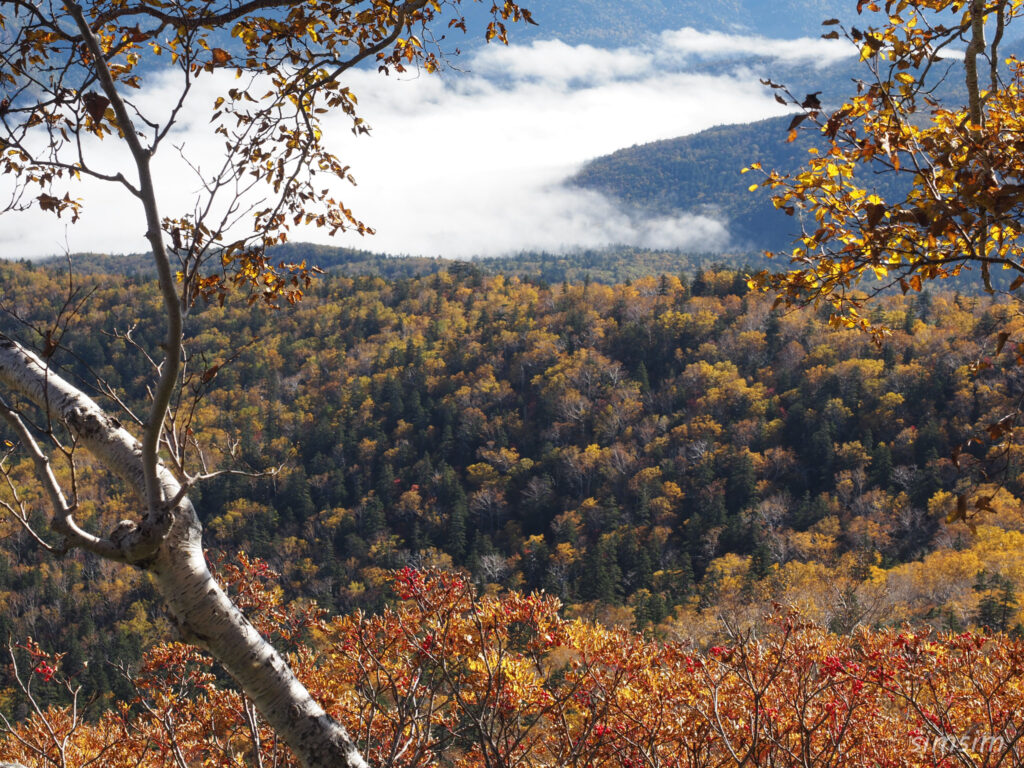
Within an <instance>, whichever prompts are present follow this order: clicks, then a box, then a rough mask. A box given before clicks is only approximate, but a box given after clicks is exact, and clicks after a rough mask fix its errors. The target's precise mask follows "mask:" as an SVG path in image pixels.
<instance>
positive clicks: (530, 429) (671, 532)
mask: <svg viewBox="0 0 1024 768" xmlns="http://www.w3.org/2000/svg"><path fill="white" fill-rule="evenodd" d="M0 280H2V281H3V283H4V285H5V286H6V287H7V289H8V290H9V295H10V296H18V297H26V296H33V297H49V298H46V299H45V300H41V301H36V302H34V303H32V304H28V303H26V302H23V301H21V302H16V303H14V304H12V305H10V307H9V308H10V309H12V310H14V311H16V312H18V313H19V314H20V315H21V317H22V319H24V320H25V321H27V322H28V323H29V324H30V326H25V325H22V324H20V323H13V322H11V321H10V319H7V320H5V322H4V327H3V330H4V332H8V333H16V334H19V335H22V336H25V335H26V334H27V335H28V336H31V335H32V333H31V332H30V331H29V327H35V328H40V329H45V328H48V327H50V323H51V322H52V320H51V318H52V317H53V314H54V313H55V311H56V309H57V308H58V304H57V303H53V302H58V303H59V302H60V301H61V299H59V298H58V297H61V296H62V295H63V291H64V290H65V288H66V285H67V282H66V278H65V277H64V276H62V275H60V274H59V273H57V272H55V271H51V270H48V269H43V268H39V267H32V266H26V265H18V264H4V265H0ZM80 285H81V287H82V289H83V290H86V289H87V290H91V291H92V294H91V296H90V299H89V302H88V303H87V305H86V306H85V308H84V309H83V312H82V314H80V315H79V316H77V317H75V318H74V319H73V321H72V322H71V324H70V326H69V327H70V330H69V332H68V334H67V336H66V337H65V342H66V346H67V349H65V350H63V351H60V352H58V353H57V355H56V356H55V357H54V362H55V363H56V364H58V365H60V366H62V367H63V368H64V369H65V370H66V371H68V372H70V373H71V374H74V372H75V371H76V370H77V371H79V372H80V373H84V372H85V371H86V370H87V368H88V369H90V370H92V371H93V372H95V373H97V374H99V375H101V376H102V377H103V378H104V380H105V381H106V383H107V384H108V385H109V386H111V387H116V388H118V389H120V390H121V391H124V392H125V393H126V398H127V399H126V401H125V402H126V403H128V404H129V405H135V406H137V405H139V404H140V403H142V402H143V401H144V399H145V397H146V391H145V389H144V388H143V382H144V381H145V380H146V379H145V376H144V375H143V374H144V373H145V371H146V370H147V366H148V363H147V361H146V360H145V359H142V358H140V357H139V356H138V355H137V354H135V353H134V352H133V350H132V348H131V347H130V346H126V345H125V344H124V343H123V342H122V341H121V340H120V339H119V338H117V337H116V336H114V335H113V332H114V331H115V330H117V329H120V330H122V331H123V330H125V329H127V328H129V327H131V328H134V331H133V338H135V339H137V340H141V341H144V340H145V339H147V338H149V337H150V336H151V335H152V334H153V333H154V332H155V329H156V328H157V327H158V325H157V313H156V306H157V303H156V290H155V286H153V285H152V284H149V283H142V284H138V285H135V286H133V287H131V290H132V291H134V292H135V295H137V296H139V297H141V298H140V300H136V301H129V300H128V299H127V295H128V294H127V291H128V286H126V285H125V282H124V279H123V278H122V277H120V276H106V275H100V274H96V275H92V276H83V277H82V278H80ZM770 303H771V302H770V300H769V299H768V298H766V297H759V296H753V295H749V294H747V293H746V288H745V280H744V279H743V277H742V275H738V274H736V273H732V272H728V271H720V270H718V271H716V270H703V271H700V272H698V273H697V274H696V275H694V276H692V277H688V276H685V275H683V276H680V275H678V274H675V273H665V274H663V275H661V276H651V277H638V278H636V279H632V280H630V281H629V282H623V283H619V284H616V285H607V286H606V285H600V284H598V283H596V282H591V283H589V284H588V283H587V282H582V283H573V284H559V283H554V284H551V285H550V286H549V285H547V284H546V283H545V282H543V281H540V280H532V279H520V278H517V277H509V276H503V275H494V276H488V275H485V274H483V273H482V272H480V271H477V270H474V269H472V268H459V269H448V270H441V271H438V272H436V273H434V274H432V275H429V276H424V277H403V278H395V279H384V278H381V277H375V276H372V275H354V276H349V275H345V274H343V273H338V274H331V275H328V276H325V277H323V278H322V279H321V280H320V281H319V282H318V283H316V284H315V285H314V287H313V290H312V291H311V292H310V295H309V296H307V298H306V299H305V300H304V301H303V302H302V303H301V304H300V305H298V306H297V307H295V308H292V309H289V310H284V311H280V312H268V311H265V310H262V309H260V308H259V307H247V306H245V304H244V302H239V303H238V304H236V305H232V304H229V305H228V306H226V307H223V308H222V307H218V306H210V307H206V308H203V309H201V311H197V312H196V313H194V314H193V315H192V316H191V318H190V321H189V322H190V331H189V332H190V335H191V336H192V337H193V338H194V342H193V344H192V346H191V351H190V359H192V360H193V361H194V365H195V366H198V367H196V368H195V369H194V370H195V372H196V373H195V375H196V377H198V378H196V379H195V381H196V382H197V384H196V386H197V387H198V388H197V389H196V390H195V391H197V392H202V393H203V397H202V400H201V401H200V407H198V408H197V409H196V410H195V411H194V414H195V419H196V421H195V422H194V424H193V426H192V429H193V432H194V434H195V436H196V437H197V439H198V440H199V441H200V443H201V444H203V445H204V446H205V450H204V453H205V460H206V461H207V462H208V465H209V467H210V468H217V467H221V468H227V467H232V468H236V469H242V470H249V471H256V470H263V469H267V468H272V467H277V466H280V467H281V470H280V472H279V473H278V474H276V475H275V476H272V477H263V478H257V479H251V478H244V477H238V476H225V477H222V478H220V479H217V480H214V481H211V482H209V483H206V484H205V485H203V486H202V487H201V488H200V492H199V493H198V494H197V495H196V503H197V508H198V509H199V511H200V514H201V516H202V518H203V520H204V522H205V525H206V529H207V539H206V541H207V546H208V547H209V549H210V557H211V558H213V559H215V560H216V559H217V558H218V557H220V556H221V554H222V553H231V552H234V551H236V550H239V549H240V550H242V551H245V552H247V553H249V554H252V555H257V556H261V557H264V558H266V559H267V560H268V561H269V562H270V564H271V565H272V566H273V567H274V568H276V569H278V570H279V571H280V572H281V573H282V574H283V576H282V579H281V586H282V587H283V588H284V590H285V593H286V594H287V595H288V596H289V597H303V598H306V599H316V600H317V601H318V603H319V604H320V605H322V606H324V607H326V608H328V609H333V610H336V611H340V612H345V611H349V610H351V609H352V608H355V607H365V608H373V607H379V606H381V605H382V604H383V602H384V601H385V599H386V596H387V594H388V592H387V589H386V588H385V587H384V583H383V581H382V579H383V578H384V576H383V574H384V573H385V572H386V571H387V570H389V569H394V568H401V567H403V566H406V565H439V566H446V567H459V568H465V569H468V571H469V572H470V573H471V574H472V575H473V579H474V580H476V581H477V582H478V583H480V584H481V585H486V584H494V585H499V586H506V587H521V588H525V589H540V588H543V589H546V590H547V591H548V593H550V594H553V595H556V596H558V597H559V598H560V599H561V600H562V601H563V602H564V603H566V604H567V605H568V606H570V611H571V612H575V613H586V614H587V615H590V616H595V617H602V618H604V619H606V620H608V621H614V622H623V623H628V624H632V625H634V626H636V627H637V628H648V629H649V630H652V629H657V631H659V632H675V633H683V634H685V635H687V636H691V637H694V638H696V639H700V640H710V639H711V638H714V637H716V636H717V635H718V633H720V632H721V627H720V626H719V625H717V623H716V622H717V619H716V618H715V617H716V616H735V617H748V618H749V617H750V616H752V615H753V616H757V615H759V612H760V611H762V610H763V609H765V608H766V607H767V606H768V605H769V604H770V603H771V602H772V601H778V602H782V603H792V604H796V605H800V606H801V607H802V608H803V610H805V611H806V612H807V615H808V616H810V617H812V618H815V619H816V620H818V621H821V622H823V623H826V624H828V625H829V626H831V627H833V628H834V629H836V630H838V631H846V630H848V629H850V628H851V627H853V626H857V625H861V624H868V625H873V624H878V623H887V622H892V621H895V622H898V621H902V620H913V621H918V622H922V621H927V622H931V623H933V624H936V625H938V626H943V627H951V628H958V627H961V626H964V625H967V624H970V623H972V622H978V621H985V622H988V623H990V622H991V621H992V619H991V618H986V617H990V614H989V613H985V610H986V609H985V605H986V603H985V600H986V599H988V597H991V598H992V600H995V601H997V602H998V601H1002V602H1001V603H1000V605H1003V606H1004V609H1003V613H1001V614H999V615H1001V616H1003V618H1002V619H1000V622H1001V624H1000V625H999V626H1001V627H1003V628H1011V627H1013V626H1015V625H1016V623H1017V622H1019V621H1021V614H1020V607H1019V605H1018V603H1017V598H1016V595H1017V594H1019V590H1021V589H1024V579H1022V576H1021V574H1024V566H1022V564H1021V557H1022V554H1021V552H1024V549H1022V548H1020V547H1018V546H1017V544H1016V543H1015V542H1016V541H1017V538H1016V537H1018V536H1019V534H1018V533H1017V531H1020V530H1021V529H1024V519H1022V518H1021V517H1020V502H1019V499H1020V497H1021V496H1022V495H1024V476H1021V475H1020V474H1019V473H1020V471H1021V470H1020V467H1019V465H1018V459H1017V454H1014V455H1013V457H1012V462H1013V463H1012V466H1010V467H1008V468H1005V469H1004V470H1003V475H1002V476H1003V477H1005V478H1006V482H1005V483H1004V485H1003V487H1002V488H1001V489H1000V490H999V491H998V493H997V494H996V502H995V506H996V508H997V510H998V512H997V514H995V515H992V516H990V517H988V518H985V519H984V520H983V522H984V526H983V528H982V529H981V532H980V533H979V534H977V536H974V535H972V534H971V532H970V531H969V530H968V528H967V526H965V525H963V524H962V523H959V524H952V525H951V524H947V523H946V522H945V515H946V512H947V511H948V508H949V505H950V504H951V503H952V501H953V496H951V495H950V494H951V492H952V491H954V490H956V489H957V488H958V483H960V482H962V481H963V479H964V471H965V470H964V469H963V468H962V467H960V468H958V467H957V466H954V464H953V462H952V461H951V459H950V458H948V457H949V456H950V455H951V452H952V451H953V448H954V447H955V446H957V445H959V444H962V443H963V441H964V440H965V439H966V437H967V436H969V435H971V434H974V428H975V425H977V424H984V423H987V422H990V421H995V420H997V419H998V418H999V417H1000V416H1001V415H1002V414H1003V413H1004V411H1005V408H1006V407H1007V405H1008V403H1009V402H1010V400H1009V398H1010V394H1011V392H1012V387H1011V382H1010V380H1009V379H1008V377H1007V375H1006V374H1005V372H1003V371H1002V370H1001V369H999V368H993V369H989V370H988V371H986V372H983V373H982V374H980V376H979V377H977V378H972V377H971V376H970V375H969V373H968V365H969V364H970V363H971V362H972V361H974V360H977V359H979V358H980V357H981V356H983V355H984V354H985V353H986V351H988V350H990V349H991V348H992V345H993V344H994V341H993V334H994V329H996V328H1003V327H1010V326H1011V325H1012V324H1013V323H1014V322H1016V321H1014V320H1012V319H1011V311H1010V308H1009V307H1007V306H1004V305H998V304H993V303H992V302H991V301H989V300H983V299H976V298H971V297H963V296H957V295H952V294H947V295H936V296H931V295H928V294H922V295H921V296H918V297H907V298H904V297H900V296H895V297H891V298H888V299H883V300H881V302H880V304H879V306H878V309H877V316H876V319H877V320H878V321H884V322H888V323H889V324H890V325H892V326H893V327H894V329H895V332H894V334H893V335H892V337H891V338H890V339H889V341H888V342H887V343H886V345H885V346H884V347H882V348H876V347H874V346H873V345H872V344H871V343H870V342H869V341H868V339H867V338H866V337H864V336H861V335H857V334H854V333H848V332H839V331H836V330H834V329H832V328H830V327H829V326H828V324H827V322H826V320H827V318H825V317H823V316H821V315H818V314H816V313H814V312H811V311H802V312H792V313H787V314H779V313H776V312H773V311H771V307H770ZM1006 354H1009V353H1008V352H1007V353H1006ZM198 382H202V384H201V386H200V385H199V384H198ZM976 451H977V452H978V453H979V454H980V453H982V452H983V451H984V447H983V445H982V446H978V447H977V448H976ZM8 460H9V461H11V462H13V463H12V464H11V466H12V471H13V473H14V477H15V479H17V478H19V477H21V476H22V475H23V474H24V473H27V472H30V471H31V463H30V462H29V461H28V460H27V459H26V458H25V457H22V456H20V455H18V454H14V455H13V456H12V458H10V459H8ZM962 461H966V458H965V459H962ZM83 466H84V467H87V465H83ZM99 482H100V481H99V479H98V477H97V476H96V475H93V474H92V473H90V472H88V471H85V472H84V473H83V475H82V481H81V483H82V485H81V487H80V488H79V491H80V493H81V494H82V495H83V498H102V499H107V500H108V501H107V502H106V503H104V504H103V505H101V506H96V505H92V506H86V507H85V508H84V510H85V511H84V512H83V519H84V520H85V522H86V523H87V524H89V525H95V526H98V527H101V528H102V527H107V526H109V525H111V523H112V521H113V520H117V519H120V517H122V516H124V514H125V513H126V510H125V506H126V505H127V504H129V503H130V502H129V500H128V499H126V498H125V497H123V496H122V495H121V494H120V491H119V490H118V489H117V488H115V487H105V486H100V485H97V483H99ZM0 525H2V526H3V528H2V530H0V547H2V548H4V549H5V550H6V551H7V552H8V554H7V556H5V557H2V558H0V604H2V605H3V606H4V607H5V610H4V612H2V613H0V632H4V633H7V634H12V635H14V636H17V637H22V636H24V635H26V634H31V635H32V636H33V637H34V638H36V639H38V640H40V641H42V642H46V643H47V644H49V645H50V646H51V647H60V648H62V649H65V650H67V651H68V652H69V654H70V657H71V658H75V659H79V660H89V659H92V660H93V661H94V662H95V663H93V664H90V665H89V667H88V672H87V673H86V674H85V675H84V677H83V682H84V683H85V684H86V685H87V690H88V691H94V692H107V691H115V692H117V691H121V692H122V693H123V690H122V688H123V685H124V681H123V680H120V678H118V677H117V675H115V674H112V672H111V669H110V668H109V667H108V666H106V665H105V664H104V663H101V662H102V661H103V660H104V658H110V657H111V656H113V657H115V658H121V659H126V660H132V659H134V658H137V655H138V653H139V652H140V651H141V649H142V648H144V647H146V646H147V645H149V644H151V643H152V642H154V641H156V640H158V639H160V638H163V637H166V636H167V633H168V631H169V628H168V627H167V625H166V622H165V620H164V619H163V617H162V613H161V612H160V610H159V607H158V606H157V605H156V604H155V603H154V601H153V597H152V592H151V591H150V589H149V587H148V585H147V584H146V582H145V581H143V580H142V579H140V578H139V576H138V574H137V573H135V572H132V571H128V570H125V569H122V568H120V567H116V566H103V567H96V565H95V561H94V560H93V559H92V558H89V557H84V556H82V555H78V554H72V555H69V556H68V557H67V558H65V559H63V560H60V561H57V560H53V559H52V558H51V557H49V556H47V555H45V554H44V553H43V552H42V551H40V549H39V548H38V546H37V545H36V544H35V543H34V542H32V541H31V540H29V539H28V538H27V537H25V536H24V535H21V534H19V533H18V530H19V529H17V527H16V526H14V525H13V524H12V522H11V521H10V520H9V519H6V518H5V519H4V521H3V522H2V523H0ZM980 572H984V574H983V575H981V576H979V573H980ZM72 574H73V575H74V578H71V575H72ZM71 583H75V584H80V586H76V587H74V588H73V589H71V588H70V587H69V586H68V585H69V584H71ZM836 590H838V591H839V593H841V594H843V595H845V598H844V600H845V603H843V604H839V603H836V602H835V601H834V600H833V599H832V598H831V597H830V595H833V594H834V593H835V592H836ZM3 687H4V683H3V682H2V681H0V691H2V689H3Z"/></svg>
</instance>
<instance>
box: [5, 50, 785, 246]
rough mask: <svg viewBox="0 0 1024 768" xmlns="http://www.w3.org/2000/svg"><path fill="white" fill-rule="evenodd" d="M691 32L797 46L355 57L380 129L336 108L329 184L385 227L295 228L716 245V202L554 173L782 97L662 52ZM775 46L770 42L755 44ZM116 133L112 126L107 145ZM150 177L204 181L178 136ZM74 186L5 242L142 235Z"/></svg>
mask: <svg viewBox="0 0 1024 768" xmlns="http://www.w3.org/2000/svg"><path fill="white" fill-rule="evenodd" d="M666 40H668V41H669V42H667V43H666ZM742 41H746V42H742ZM741 43H742V44H741ZM687 46H689V48H687ZM694 46H699V47H701V48H702V50H703V51H713V50H726V49H729V50H742V51H748V52H759V53H762V54H764V55H779V56H787V55H789V54H788V53H787V52H788V51H789V50H790V48H789V47H788V44H786V43H784V42H779V41H765V40H763V39H762V38H740V37H736V36H730V35H720V36H707V35H705V36H696V37H694V35H693V34H692V31H688V30H682V31H680V32H679V33H676V35H675V37H671V38H670V37H663V38H662V40H661V41H660V42H659V44H657V45H651V46H649V47H643V46H638V47H637V48H636V49H633V50H613V51H603V50H599V49H596V48H592V47H590V46H568V45H566V44H564V43H561V42H558V41H547V42H538V43H534V44H532V45H529V46H510V47H508V48H504V47H500V48H499V47H489V48H486V49H484V50H483V51H481V52H479V53H477V54H475V55H474V56H473V57H472V58H470V59H469V60H468V61H465V62H460V66H461V67H463V68H464V69H466V70H467V72H462V73H460V72H446V73H445V74H443V75H442V76H427V75H423V76H421V77H406V78H403V79H400V78H396V77H392V78H382V77H381V76H380V75H378V74H377V73H376V72H371V71H358V72H354V73H352V76H351V77H350V80H349V82H348V85H350V86H351V87H352V89H353V91H354V92H355V93H356V94H358V96H359V98H360V102H359V108H360V110H361V112H360V113H361V115H362V116H363V117H364V118H365V119H366V120H367V121H368V122H369V123H370V125H371V126H372V127H373V129H374V130H373V133H372V135H371V136H369V137H366V136H363V137H358V138H357V137H353V136H352V134H351V132H350V130H349V129H350V127H351V124H350V122H349V121H348V119H347V118H345V117H344V116H343V115H337V116H329V117H328V119H327V120H326V121H325V133H326V134H327V135H328V136H332V137H336V138H335V139H333V140H334V141H335V142H336V143H335V145H334V147H335V150H336V152H337V154H338V155H339V157H341V159H342V160H343V162H345V163H346V164H349V165H351V167H352V172H353V174H354V175H355V176H356V178H357V179H358V181H359V186H358V187H355V188H350V187H348V186H347V185H346V186H345V187H343V188H340V189H339V190H337V191H338V192H339V193H340V195H341V197H342V199H344V201H345V203H346V204H347V205H348V206H350V207H351V208H352V209H353V210H354V212H355V213H356V215H357V216H359V217H360V218H361V219H363V220H364V221H366V222H367V223H368V224H370V225H371V226H373V227H374V228H375V229H376V230H377V233H378V234H377V235H376V236H374V237H370V238H365V239H362V238H359V237H358V236H356V235H354V234H353V235H345V236H342V237H337V238H334V239H333V240H328V239H327V238H326V236H325V235H324V234H323V233H321V232H319V231H315V230H313V231H301V232H297V233H295V234H294V237H293V239H296V240H313V241H318V242H333V243H335V244H338V245H346V246H351V247H362V248H368V249H372V250H379V251H387V252H392V253H407V254H426V255H445V256H457V257H467V256H472V255H475V254H495V253H514V252H517V251H521V250H526V249H549V250H557V249H562V248H571V247H576V246H600V245H604V244H610V243H624V244H633V245H641V246H649V247H665V248H668V247H680V248H687V247H694V248H696V247H700V248H701V249H702V250H704V249H707V248H708V247H709V245H714V246H718V247H725V246H726V245H727V241H728V238H727V224H726V223H725V222H720V221H717V220H716V219H715V218H714V217H713V216H711V215H692V216H683V217H680V218H675V219H656V220H651V221H637V220H635V218H631V217H630V216H627V215H626V214H625V213H623V212H622V211H620V210H617V208H616V206H615V205H614V204H613V203H612V202H611V201H609V200H608V199H606V198H604V197H602V196H601V195H599V194H597V193H594V192H588V191H582V190H575V189H567V188H565V187H564V186H563V185H562V184H561V182H562V181H563V180H564V179H565V178H566V177H567V176H569V175H571V174H572V173H573V172H575V171H576V170H577V169H578V168H579V167H580V166H581V165H582V164H583V163H584V162H585V161H586V160H588V159H590V158H592V157H595V156H598V155H602V154H605V153H608V152H612V151H614V150H616V149H618V148H621V147H625V146H630V145H633V144H639V143H644V142H649V141H654V140H657V139H665V138H672V137H676V136H680V135H683V134H688V133H693V132H696V131H700V130H702V129H705V128H708V127H711V126H714V125H719V124H725V123H732V122H742V121H747V120H755V119H760V118H763V117H768V116H770V115H775V114H780V113H781V112H782V111H783V110H782V108H781V107H780V106H779V105H777V104H776V103H775V102H774V101H773V100H772V98H771V95H770V93H768V92H766V91H765V90H764V89H763V88H762V87H761V86H760V85H759V84H758V82H757V77H756V75H753V74H751V73H749V72H744V71H742V70H741V69H738V68H737V69H736V70H733V71H728V70H727V71H723V72H720V73H716V74H708V73H694V72H692V71H687V69H686V65H685V61H683V62H682V63H678V64H671V63H670V62H669V63H667V62H666V58H665V51H666V50H669V51H675V52H685V51H686V50H690V49H693V48H694ZM744 46H745V47H744ZM769 50H773V51H776V53H775V54H766V53H764V52H765V51H769ZM684 58H685V57H684ZM168 77H169V76H168ZM201 82H202V81H201ZM213 84H214V83H213V82H212V81H210V80H209V79H208V80H207V86H208V87H212V85H213ZM171 92H172V84H171V83H165V84H164V87H163V88H159V87H158V88H154V89H153V90H152V91H151V92H149V93H147V94H145V97H146V98H147V99H148V101H149V103H150V104H153V105H159V104H165V103H167V99H168V94H170V93H171ZM210 101H212V96H211V95H210V93H209V92H206V93H197V94H196V102H195V103H194V106H192V107H191V109H188V110H186V114H189V115H192V116H194V117H193V118H192V119H190V120H189V122H188V123H187V124H185V125H183V126H182V127H181V128H180V129H179V131H178V132H177V134H176V136H175V140H176V142H180V143H182V144H183V145H184V148H185V151H186V152H187V154H188V156H189V157H190V158H191V159H192V161H193V162H194V163H197V164H200V165H202V166H203V168H204V169H210V168H212V167H214V164H215V163H216V162H218V149H219V147H220V146H221V144H220V141H219V140H218V139H217V138H216V137H214V136H212V135H211V134H210V132H209V126H208V125H207V124H206V117H205V115H206V114H207V113H206V112H205V110H204V105H208V104H209V103H210ZM115 146H116V144H115V143H114V142H112V141H110V140H109V139H108V140H107V141H106V142H104V146H103V147H102V151H103V152H109V151H111V150H113V149H114V148H115ZM167 149H170V148H169V147H168V148H167ZM156 178H157V179H158V183H159V184H160V194H161V204H162V208H163V213H164V215H180V213H182V212H183V211H182V207H184V208H185V209H186V210H187V209H189V208H190V207H191V205H192V204H193V203H192V202H191V201H192V200H193V196H194V193H195V191H196V189H197V187H198V185H197V182H196V181H195V180H194V179H193V178H191V177H190V175H189V173H188V171H187V167H186V166H185V165H184V163H183V161H182V160H181V158H179V157H178V156H176V155H175V153H174V152H173V151H172V152H165V153H163V155H162V156H160V157H159V158H158V160H157V163H156ZM72 194H73V195H75V196H78V197H81V198H83V199H84V200H85V201H86V203H87V210H86V213H85V215H84V216H83V219H82V221H81V222H80V223H79V224H78V225H76V226H74V227H70V228H68V229H67V231H66V233H65V228H64V222H58V221H56V220H55V219H53V217H52V216H42V215H41V214H35V213H34V214H29V215H25V216H8V215H5V216H3V217H0V244H2V245H3V255H5V256H21V255H31V256H37V255H44V254H50V253H55V252H59V251H61V250H63V248H64V247H65V245H66V247H67V248H69V249H70V250H72V251H86V250H96V251H107V252H131V251H141V250H145V249H146V242H145V240H144V238H143V231H144V225H143V223H142V221H141V219H140V217H139V207H138V202H137V201H135V200H134V199H132V198H131V197H129V196H128V195H126V194H123V193H119V192H118V193H115V192H112V191H111V190H109V189H103V188H102V185H99V184H96V183H83V184H82V185H80V186H79V187H77V188H76V189H75V190H74V191H73V192H72Z"/></svg>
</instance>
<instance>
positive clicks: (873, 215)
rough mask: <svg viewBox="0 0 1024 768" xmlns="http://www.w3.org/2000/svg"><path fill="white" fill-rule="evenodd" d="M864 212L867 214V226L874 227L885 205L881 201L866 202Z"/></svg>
mask: <svg viewBox="0 0 1024 768" xmlns="http://www.w3.org/2000/svg"><path fill="white" fill-rule="evenodd" d="M864 212H865V213H866V214H867V219H868V227H870V228H871V229H874V228H875V227H876V226H877V225H878V222H880V221H881V220H882V217H883V216H884V215H885V206H884V205H882V204H881V203H867V204H866V205H865V206H864Z"/></svg>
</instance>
